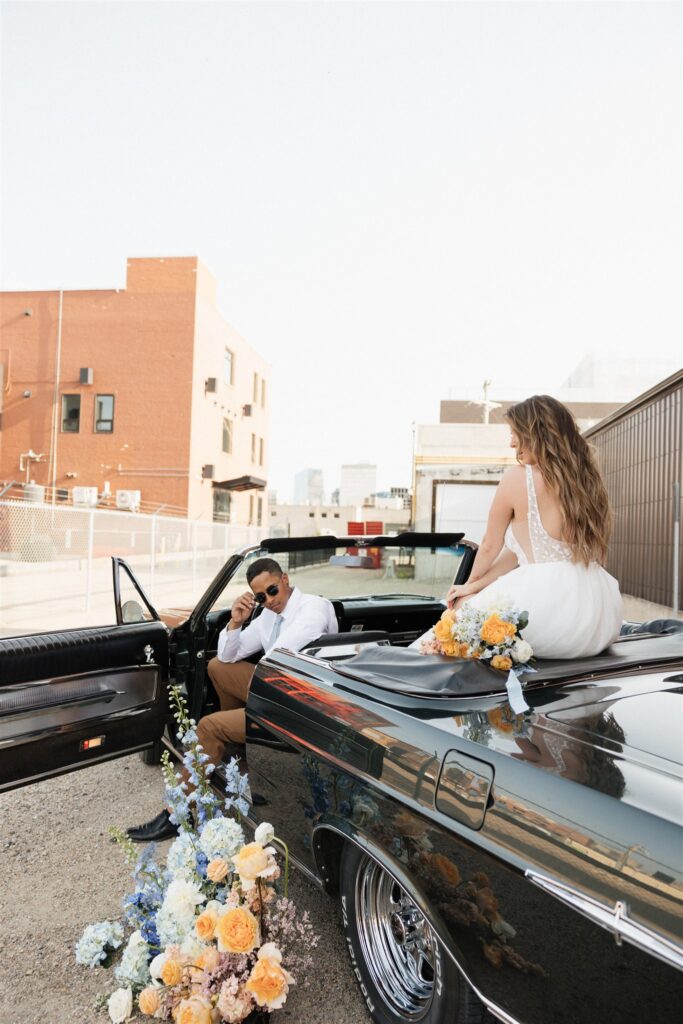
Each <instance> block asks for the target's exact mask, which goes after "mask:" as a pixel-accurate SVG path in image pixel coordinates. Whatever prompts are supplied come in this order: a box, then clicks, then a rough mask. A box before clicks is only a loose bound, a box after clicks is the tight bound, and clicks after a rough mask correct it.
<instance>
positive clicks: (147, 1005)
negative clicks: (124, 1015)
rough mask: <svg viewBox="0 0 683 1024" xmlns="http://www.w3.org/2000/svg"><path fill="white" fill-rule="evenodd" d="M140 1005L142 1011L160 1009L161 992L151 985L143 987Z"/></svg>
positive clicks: (149, 1011)
mask: <svg viewBox="0 0 683 1024" xmlns="http://www.w3.org/2000/svg"><path fill="white" fill-rule="evenodd" d="M138 1006H139V1007H140V1012H141V1013H148V1014H152V1013H156V1011H157V1010H158V1009H159V993H158V992H157V990H156V989H155V988H153V987H152V986H151V985H150V986H149V987H148V988H143V990H142V992H141V993H140V995H139V996H138Z"/></svg>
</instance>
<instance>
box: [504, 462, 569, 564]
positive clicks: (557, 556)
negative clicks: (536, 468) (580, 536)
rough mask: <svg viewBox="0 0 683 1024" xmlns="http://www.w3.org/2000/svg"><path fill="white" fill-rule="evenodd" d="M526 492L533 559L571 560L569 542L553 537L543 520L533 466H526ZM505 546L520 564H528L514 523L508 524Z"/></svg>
mask: <svg viewBox="0 0 683 1024" xmlns="http://www.w3.org/2000/svg"><path fill="white" fill-rule="evenodd" d="M526 494H527V500H528V503H529V511H528V512H527V523H528V526H529V542H530V544H531V552H532V555H533V558H532V561H533V562H571V560H572V549H571V548H570V546H569V544H565V543H563V541H561V540H555V538H554V537H551V536H550V534H549V533H548V532H547V531H546V529H545V527H544V526H543V523H542V522H541V515H540V512H539V511H538V501H537V500H536V488H535V486H534V476H533V472H532V469H531V466H527V467H526ZM505 546H506V547H508V548H509V549H510V551H512V553H513V554H514V555H515V556H516V558H517V561H518V563H519V564H520V565H528V563H529V559H528V558H527V556H526V553H525V551H524V549H523V548H522V545H521V544H520V543H519V541H518V540H517V538H516V537H515V534H514V531H513V529H512V523H510V525H509V526H508V528H507V532H506V534H505Z"/></svg>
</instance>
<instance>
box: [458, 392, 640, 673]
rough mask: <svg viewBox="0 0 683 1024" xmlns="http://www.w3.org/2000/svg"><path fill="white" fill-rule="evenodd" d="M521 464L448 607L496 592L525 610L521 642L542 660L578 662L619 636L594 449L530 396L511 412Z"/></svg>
mask: <svg viewBox="0 0 683 1024" xmlns="http://www.w3.org/2000/svg"><path fill="white" fill-rule="evenodd" d="M505 418H506V419H507V421H508V423H509V425H510V430H511V437H510V446H511V447H512V448H514V449H515V451H516V453H517V461H518V462H519V466H515V467H513V468H511V469H509V470H507V472H506V473H505V475H504V477H503V479H502V480H501V482H500V484H499V485H498V489H497V491H496V493H495V496H494V499H493V503H492V505H491V510H490V512H489V518H488V522H487V524H486V533H485V535H484V539H483V540H482V542H481V545H480V547H479V550H478V552H477V556H476V558H475V561H474V565H473V566H472V575H471V577H470V579H469V581H468V582H467V583H465V584H463V585H462V586H457V587H456V586H453V587H451V589H450V590H449V592H448V595H447V603H448V606H449V608H453V607H455V608H456V609H457V608H458V607H460V606H461V604H462V602H463V601H471V602H472V603H473V604H475V605H477V606H481V607H486V606H488V605H489V604H490V603H491V602H492V601H495V599H496V598H497V597H501V598H502V597H505V598H507V599H510V600H511V601H512V602H513V603H514V605H515V606H516V607H518V608H519V609H520V610H523V611H527V612H528V613H529V624H528V625H527V626H526V628H525V629H524V639H525V640H527V641H528V642H529V643H530V644H531V646H532V647H533V649H534V654H535V655H537V656H538V657H542V658H579V657H584V656H591V655H594V654H597V653H599V652H600V651H602V650H604V648H605V647H607V646H608V645H609V644H610V643H612V641H614V640H615V639H616V637H617V636H618V635H619V630H620V628H621V623H622V603H621V595H620V593H619V585H618V583H617V581H616V580H615V579H614V577H613V576H610V575H609V573H607V572H606V571H605V569H604V568H603V566H602V563H603V562H604V561H605V559H606V556H607V544H608V541H609V537H610V530H611V512H610V508H609V502H608V499H607V491H606V489H605V485H604V483H603V480H602V476H601V474H600V471H599V469H598V467H597V465H596V462H595V459H594V457H593V453H592V451H591V448H590V447H589V445H588V444H587V442H586V440H585V439H584V438H583V436H582V435H581V433H580V431H579V429H578V428H577V426H576V423H575V421H574V417H573V416H572V414H571V413H570V412H569V410H568V409H567V408H566V406H564V405H562V403H561V402H558V401H557V400H556V399H554V398H550V397H549V396H548V395H534V396H533V397H532V398H527V399H526V401H524V402H519V403H518V404H516V405H513V406H511V407H510V408H509V409H508V411H507V412H506V413H505Z"/></svg>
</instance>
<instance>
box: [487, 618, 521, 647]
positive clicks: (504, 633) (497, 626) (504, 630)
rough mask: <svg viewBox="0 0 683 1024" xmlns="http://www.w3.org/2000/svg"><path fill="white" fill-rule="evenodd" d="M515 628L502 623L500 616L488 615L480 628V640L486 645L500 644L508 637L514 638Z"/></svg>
mask: <svg viewBox="0 0 683 1024" xmlns="http://www.w3.org/2000/svg"><path fill="white" fill-rule="evenodd" d="M516 632H517V627H516V626H513V624H512V623H511V622H504V621H503V619H501V617H500V615H489V617H488V619H486V621H485V622H484V625H483V626H482V627H481V638H482V640H483V641H484V642H485V643H487V644H502V642H503V641H504V640H505V638H506V637H508V636H514V635H515V633H516Z"/></svg>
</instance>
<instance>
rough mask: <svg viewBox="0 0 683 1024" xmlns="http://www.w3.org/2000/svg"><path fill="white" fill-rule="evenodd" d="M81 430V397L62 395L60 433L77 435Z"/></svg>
mask: <svg viewBox="0 0 683 1024" xmlns="http://www.w3.org/2000/svg"><path fill="white" fill-rule="evenodd" d="M80 428H81V396H80V395H62V431H63V432H64V433H65V434H77V433H78V431H79V430H80Z"/></svg>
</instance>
